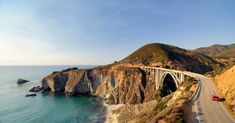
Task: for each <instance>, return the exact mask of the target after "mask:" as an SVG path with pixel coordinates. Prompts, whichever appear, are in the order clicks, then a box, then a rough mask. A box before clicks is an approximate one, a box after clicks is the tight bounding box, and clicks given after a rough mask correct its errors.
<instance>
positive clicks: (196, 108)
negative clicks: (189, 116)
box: [194, 101, 201, 123]
mask: <svg viewBox="0 0 235 123" xmlns="http://www.w3.org/2000/svg"><path fill="white" fill-rule="evenodd" d="M194 105H195V106H194V109H195V111H196V115H197V119H198V122H199V123H201V120H200V117H199V114H198V106H197V101H195V102H194Z"/></svg>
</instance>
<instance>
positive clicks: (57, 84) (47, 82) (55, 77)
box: [42, 72, 68, 92]
mask: <svg viewBox="0 0 235 123" xmlns="http://www.w3.org/2000/svg"><path fill="white" fill-rule="evenodd" d="M67 80H68V74H67V73H66V72H56V73H53V74H51V75H49V76H47V77H45V78H44V79H43V80H42V88H43V89H44V90H51V91H52V92H57V91H63V90H64V87H65V85H66V82H67Z"/></svg>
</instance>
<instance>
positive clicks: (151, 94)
mask: <svg viewBox="0 0 235 123" xmlns="http://www.w3.org/2000/svg"><path fill="white" fill-rule="evenodd" d="M151 78H152V77H151V75H150V74H149V73H145V72H144V71H142V70H141V69H140V68H137V67H136V68H135V67H120V66H119V67H115V66H104V67H97V68H94V69H89V70H79V69H76V70H68V71H61V72H53V73H52V74H50V75H48V76H46V77H45V78H43V80H42V87H43V89H44V90H51V91H53V92H59V91H63V92H64V93H66V94H68V95H74V94H78V95H93V96H98V97H101V98H104V99H105V100H106V102H107V103H109V104H120V103H124V104H126V103H128V104H137V103H142V102H146V101H150V100H154V99H156V97H157V91H156V90H155V83H154V81H153V80H152V79H151Z"/></svg>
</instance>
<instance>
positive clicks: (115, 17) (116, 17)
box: [0, 0, 235, 65]
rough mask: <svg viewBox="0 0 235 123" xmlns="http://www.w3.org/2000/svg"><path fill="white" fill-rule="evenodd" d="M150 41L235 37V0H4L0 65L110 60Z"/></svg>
mask: <svg viewBox="0 0 235 123" xmlns="http://www.w3.org/2000/svg"><path fill="white" fill-rule="evenodd" d="M150 42H161V43H167V44H172V45H176V46H179V47H183V48H187V49H194V48H197V47H201V46H209V45H211V44H215V43H217V44H231V43H235V0H0V65H17V64H18V65H25V64H26V65H27V64H30V65H38V64H49V65H59V64H107V63H111V62H113V61H114V60H120V59H122V58H123V57H125V56H127V55H128V54H130V53H131V52H133V51H134V50H136V49H137V48H139V47H141V46H142V45H144V44H146V43H150Z"/></svg>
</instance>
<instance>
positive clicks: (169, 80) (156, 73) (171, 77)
mask: <svg viewBox="0 0 235 123" xmlns="http://www.w3.org/2000/svg"><path fill="white" fill-rule="evenodd" d="M140 68H141V69H142V70H144V71H146V72H150V74H151V75H152V76H153V79H154V81H155V84H156V90H159V89H160V90H161V96H166V95H168V94H170V93H171V92H173V91H176V89H177V88H179V86H180V84H182V83H183V82H184V81H185V80H186V79H187V78H189V77H193V78H195V79H196V76H193V75H192V74H190V73H189V72H186V71H180V70H172V69H165V68H159V67H140Z"/></svg>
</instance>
